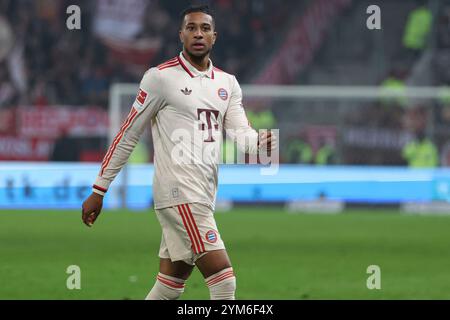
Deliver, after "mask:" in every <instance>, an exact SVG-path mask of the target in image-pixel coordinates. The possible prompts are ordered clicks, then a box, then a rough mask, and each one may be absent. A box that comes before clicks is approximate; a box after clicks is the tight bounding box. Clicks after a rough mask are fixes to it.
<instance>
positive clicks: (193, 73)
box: [178, 52, 214, 79]
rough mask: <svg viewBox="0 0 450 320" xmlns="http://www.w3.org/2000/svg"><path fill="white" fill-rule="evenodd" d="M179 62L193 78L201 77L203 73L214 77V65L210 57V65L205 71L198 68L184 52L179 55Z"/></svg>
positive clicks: (211, 77)
mask: <svg viewBox="0 0 450 320" xmlns="http://www.w3.org/2000/svg"><path fill="white" fill-rule="evenodd" d="M178 62H180V65H181V66H182V67H183V69H184V70H185V71H186V72H187V73H188V74H189V75H190V76H191V78H195V77H199V76H201V75H202V74H205V75H206V76H207V77H208V78H210V79H214V66H213V64H212V61H211V59H209V67H208V70H206V71H205V72H201V71H199V70H197V68H195V67H194V66H193V65H192V64H190V62H189V61H188V60H187V59H186V58H185V57H184V55H183V52H180V55H179V56H178Z"/></svg>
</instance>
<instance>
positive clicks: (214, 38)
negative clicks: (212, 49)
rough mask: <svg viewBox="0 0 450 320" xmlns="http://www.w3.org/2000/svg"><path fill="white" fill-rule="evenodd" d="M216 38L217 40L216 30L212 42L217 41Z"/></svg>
mask: <svg viewBox="0 0 450 320" xmlns="http://www.w3.org/2000/svg"><path fill="white" fill-rule="evenodd" d="M216 40H217V32H216V31H214V35H213V41H212V44H214V43H216Z"/></svg>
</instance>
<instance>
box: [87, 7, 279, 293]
mask: <svg viewBox="0 0 450 320" xmlns="http://www.w3.org/2000/svg"><path fill="white" fill-rule="evenodd" d="M179 36H180V40H181V42H182V44H183V50H182V52H181V53H180V54H179V55H178V56H176V57H175V58H173V59H170V60H168V61H166V62H165V63H162V64H161V65H159V66H158V67H154V68H150V69H149V70H148V71H147V72H146V73H145V74H144V76H143V79H142V81H141V83H140V88H139V92H138V94H137V97H136V100H135V101H134V103H133V107H132V108H131V112H130V113H129V115H128V117H127V118H126V120H125V122H124V123H123V125H122V127H121V129H120V132H119V133H118V134H117V136H116V138H115V139H114V141H113V143H112V145H111V146H110V148H109V150H108V152H107V153H106V156H105V158H104V159H103V162H102V166H101V169H100V172H99V175H98V177H97V179H96V181H95V183H94V185H93V192H92V194H91V195H90V196H89V197H88V198H87V199H86V201H84V203H83V206H82V219H83V222H84V223H85V224H86V225H88V226H91V225H92V224H93V223H94V222H95V220H96V219H97V217H98V215H99V214H100V211H101V209H102V205H103V196H104V195H105V193H106V192H107V190H108V187H109V185H110V184H111V182H112V181H113V180H114V178H115V177H116V175H117V174H118V173H119V171H120V170H121V168H122V167H123V166H124V164H125V163H126V162H127V160H128V157H129V155H130V153H131V152H132V150H133V147H134V146H135V145H136V144H137V142H138V140H139V137H140V135H141V134H142V132H143V130H144V128H145V127H147V126H151V129H152V136H153V143H154V150H155V158H154V166H155V175H154V178H153V192H154V207H155V212H156V215H157V217H158V220H159V222H160V224H161V227H162V240H161V245H160V250H159V257H160V266H159V273H158V275H157V277H156V282H155V284H154V286H153V288H152V289H151V291H150V292H149V293H148V295H147V297H146V299H149V300H159V299H161V300H162V299H164V300H169V299H177V298H179V297H180V295H181V294H182V293H183V291H184V285H185V281H186V280H187V279H188V277H189V276H190V274H191V272H192V270H193V268H194V266H197V267H198V268H199V270H200V272H201V273H202V275H203V276H204V278H205V282H206V285H207V286H208V288H209V291H210V297H211V299H213V300H217V299H224V300H225V299H229V300H232V299H234V298H235V290H236V278H235V275H234V272H233V268H232V266H231V262H230V259H229V257H228V254H227V251H226V249H225V246H224V243H223V241H222V239H221V236H220V233H219V231H218V229H217V225H216V222H215V220H214V216H213V212H214V206H215V198H216V190H217V178H218V162H219V157H216V156H214V152H210V153H208V152H205V150H206V149H208V148H209V149H215V150H220V144H221V134H222V129H225V130H227V129H230V130H231V129H232V130H233V134H234V139H235V140H236V141H237V143H238V147H239V148H240V149H241V150H242V151H243V152H246V153H249V154H257V153H258V152H259V151H261V150H263V149H264V150H265V151H267V150H273V149H274V148H275V145H276V139H275V135H272V134H271V132H270V131H269V132H267V131H265V132H264V133H261V134H258V133H257V132H256V131H255V130H253V129H252V128H251V127H250V124H249V123H248V120H247V118H246V115H245V111H244V109H243V107H242V92H241V89H240V86H239V84H238V82H237V80H236V78H235V77H234V76H233V75H230V74H228V73H226V72H224V71H222V70H220V69H217V68H215V67H214V66H213V64H212V62H211V60H210V59H209V55H210V52H211V49H212V47H213V45H214V43H215V41H216V37H217V33H216V31H215V24H214V18H213V16H212V13H211V12H210V10H209V8H208V6H191V7H189V8H188V9H186V10H185V11H184V12H183V14H182V24H181V29H180V32H179ZM186 133H189V135H191V138H189V137H188V136H187V135H186ZM192 136H193V138H192ZM242 136H245V137H246V140H247V141H246V142H247V143H242V140H243V139H239V137H242ZM240 140H241V143H240V142H239V141H240ZM244 140H245V139H244ZM210 146H213V147H214V148H210ZM180 154H183V155H185V156H187V158H188V159H190V160H189V161H180V159H179V155H180ZM183 159H184V160H186V158H183Z"/></svg>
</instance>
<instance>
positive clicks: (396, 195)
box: [0, 162, 450, 208]
mask: <svg viewBox="0 0 450 320" xmlns="http://www.w3.org/2000/svg"><path fill="white" fill-rule="evenodd" d="M99 168H100V164H98V163H48V162H47V163H35V162H27V163H22V162H0V208H80V207H81V203H82V202H83V200H84V199H85V198H86V197H87V196H88V195H89V194H90V192H91V185H92V182H93V181H94V179H95V177H96V175H97V174H98V171H99ZM264 170H265V169H264V168H263V167H262V166H257V165H222V166H221V167H220V170H219V182H220V185H219V191H218V194H217V199H218V200H219V201H220V200H224V201H233V202H259V201H264V202H287V201H299V200H313V199H317V198H319V197H322V198H328V199H330V200H341V201H345V202H359V203H361V202H362V203H364V202H365V203H401V202H415V201H419V202H429V201H432V200H444V201H449V200H450V170H448V169H409V168H402V167H362V166H358V167H354V166H303V165H281V166H280V167H279V168H278V170H277V171H276V173H275V174H273V175H270V174H267V173H268V172H264ZM269 173H270V171H269ZM152 178H153V165H151V164H145V165H129V166H128V167H127V169H126V172H121V173H120V174H119V176H118V177H117V178H116V180H115V181H114V182H113V184H112V185H111V187H110V190H109V191H108V193H107V195H106V197H105V207H107V208H117V207H120V206H121V205H122V199H124V197H123V192H126V201H127V206H128V207H131V208H147V207H150V206H151V205H152ZM124 179H125V180H124ZM124 185H126V186H127V187H126V188H124Z"/></svg>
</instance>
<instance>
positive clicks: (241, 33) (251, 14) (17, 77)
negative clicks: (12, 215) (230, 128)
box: [0, 0, 450, 167]
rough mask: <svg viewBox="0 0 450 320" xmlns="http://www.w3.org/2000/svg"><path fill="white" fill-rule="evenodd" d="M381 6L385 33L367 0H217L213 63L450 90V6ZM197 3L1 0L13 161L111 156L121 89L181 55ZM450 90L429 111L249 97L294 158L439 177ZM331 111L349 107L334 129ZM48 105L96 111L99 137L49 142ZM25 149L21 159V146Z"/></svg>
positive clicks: (284, 77)
mask: <svg viewBox="0 0 450 320" xmlns="http://www.w3.org/2000/svg"><path fill="white" fill-rule="evenodd" d="M203 2H204V1H203ZM379 2H380V7H381V10H382V22H383V28H382V30H378V31H371V30H367V28H365V21H366V19H367V14H366V8H367V6H369V5H370V4H372V3H371V2H370V1H365V0H362V1H352V0H329V1H322V0H316V1H307V0H305V1H294V0H289V1H283V2H282V5H280V2H279V1H275V0H264V1H260V0H247V1H238V0H218V1H210V4H211V5H212V7H213V9H214V11H215V12H216V23H217V29H218V32H219V41H218V42H217V44H216V46H215V49H214V52H213V61H214V63H215V64H216V65H217V66H218V67H220V68H221V69H224V70H225V71H227V72H229V73H232V74H236V76H237V78H238V80H239V81H240V82H241V84H247V83H249V84H306V85H310V84H314V85H316V84H319V85H320V84H324V85H376V86H378V85H379V86H383V87H393V88H400V89H401V88H404V87H405V86H406V85H420V86H450V1H448V0H430V1H417V0H392V1H379ZM73 4H76V5H79V6H80V8H81V12H82V21H81V29H80V30H68V29H67V27H66V19H67V17H68V14H67V13H66V8H67V7H68V6H70V5H73ZM185 6H186V1H181V0H176V1H156V0H153V1H147V0H127V1H119V0H115V1H112V0H97V1H88V0H78V1H67V0H2V1H1V2H0V44H1V46H0V113H1V114H0V137H2V141H3V143H0V159H3V160H47V159H53V160H82V161H83V160H96V161H97V160H99V159H101V155H102V154H103V152H104V149H105V148H106V130H107V129H106V128H107V120H106V119H105V118H102V115H101V114H100V113H101V112H104V113H106V110H107V106H108V93H109V87H110V85H111V84H112V83H118V82H131V83H136V82H138V81H139V80H140V78H141V76H142V74H143V72H144V71H145V70H146V69H148V67H149V66H152V65H157V64H159V63H161V62H162V61H165V60H167V59H169V58H170V57H173V56H175V55H176V54H177V53H178V52H179V51H180V44H179V40H178V30H179V23H180V19H179V13H180V11H181V10H182V9H183V8H184V7H185ZM448 92H449V91H448V90H447V91H445V90H443V94H442V97H441V98H440V99H438V100H433V101H419V102H417V101H409V100H407V99H382V100H379V101H374V102H372V103H367V102H363V101H360V102H351V103H350V102H347V101H339V102H337V101H331V102H330V101H328V102H324V101H294V100H289V101H284V100H280V101H277V100H271V101H266V102H261V101H251V100H249V101H248V107H247V110H248V116H249V119H250V122H251V123H252V124H253V126H254V127H255V128H266V127H271V128H280V134H281V138H282V149H281V153H282V154H281V159H282V161H283V162H289V163H308V164H319V165H322V164H373V165H405V164H407V165H410V166H416V167H434V166H438V165H448V164H450V132H449V129H448V128H447V127H449V126H448V125H449V124H450V94H449V93H448ZM330 104H333V107H335V108H339V110H341V111H340V112H337V115H339V116H337V117H334V118H333V119H330V117H328V116H327V115H328V114H329V108H330ZM336 105H338V106H336ZM48 106H51V107H52V108H54V107H55V106H58V108H60V109H64V110H72V111H66V114H64V115H57V114H56V113H55V116H54V117H55V118H57V117H61V118H64V117H66V118H67V117H68V116H67V112H69V113H70V112H74V111H73V110H79V109H81V108H82V107H89V108H94V107H95V108H97V109H96V110H97V111H96V112H97V115H98V118H96V119H102V120H99V121H98V123H100V124H101V125H99V128H100V129H98V131H96V132H95V133H93V134H92V135H91V136H83V135H80V132H83V127H82V126H81V127H79V128H78V129H77V130H78V131H77V130H70V128H67V126H64V125H61V128H60V129H58V130H57V132H54V133H52V134H49V133H48V132H46V134H47V135H45V134H44V135H43V137H41V139H38V137H37V134H33V133H32V132H31V130H30V128H29V127H30V126H33V125H35V123H36V122H37V121H36V119H38V120H39V121H41V122H42V123H45V124H46V125H48V124H49V123H47V122H45V121H43V120H42V119H41V118H45V117H44V116H42V115H41V116H40V117H39V116H38V115H36V113H31V112H30V111H29V110H28V111H27V110H24V109H31V108H33V109H36V108H47V107H48ZM42 110H47V109H42ZM42 112H47V111H42ZM74 116H79V115H74ZM82 118H83V117H81V116H80V119H82ZM18 119H19V120H18ZM24 119H25V120H27V121H25V120H24ZM55 121H56V120H55ZM80 121H82V120H80ZM13 123H15V124H16V125H15V126H14V125H12V124H13ZM24 123H26V124H28V126H27V128H19V126H20V125H22V126H25V125H24ZM50 125H52V123H50ZM102 125H103V127H102ZM101 128H103V129H101ZM41 129H42V128H41ZM63 129H64V130H63ZM36 130H37V131H39V128H37V129H36ZM102 130H103V131H102ZM41 131H45V130H41ZM74 137H76V139H75V140H78V142H80V139H84V140H83V141H82V145H83V146H84V149H83V150H81V151H80V152H72V153H69V152H66V151H64V150H67V149H68V148H70V146H73V145H74V142H73V141H69V140H70V139H69V138H71V139H72V138H74ZM57 139H60V140H61V139H62V140H61V141H57V143H56V144H55V141H56V140H57ZM18 143H19V144H21V146H22V147H21V148H19V149H20V150H22V151H21V152H22V153H20V152H18V151H17V149H18V148H16V147H13V146H14V145H17V144H18ZM55 145H57V146H61V148H62V149H63V151H62V152H61V151H58V152H55V151H54V149H55V148H54V146H55ZM27 148H28V149H30V150H32V151H30V152H28V153H27V152H26V150H25V149H27ZM72 149H73V148H72ZM87 149H88V150H87ZM24 150H25V151H24ZM52 150H53V151H52ZM57 154H63V155H66V157H65V158H64V157H60V156H57ZM69 154H71V156H69ZM149 158H150V159H151V158H152V157H149Z"/></svg>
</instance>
